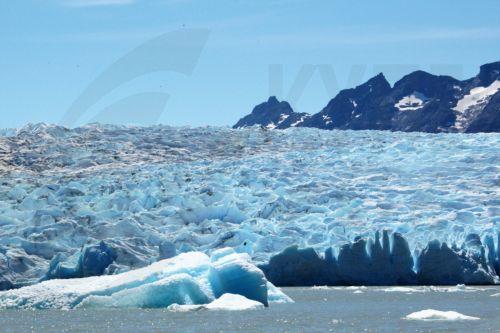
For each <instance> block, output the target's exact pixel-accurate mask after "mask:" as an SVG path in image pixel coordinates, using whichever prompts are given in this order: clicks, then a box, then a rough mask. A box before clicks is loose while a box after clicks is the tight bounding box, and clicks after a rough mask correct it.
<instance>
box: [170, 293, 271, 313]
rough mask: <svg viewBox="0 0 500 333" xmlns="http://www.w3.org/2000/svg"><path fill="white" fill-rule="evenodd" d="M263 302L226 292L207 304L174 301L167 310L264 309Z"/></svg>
mask: <svg viewBox="0 0 500 333" xmlns="http://www.w3.org/2000/svg"><path fill="white" fill-rule="evenodd" d="M263 308H264V305H263V304H262V303H259V302H256V301H253V300H250V299H248V298H246V297H245V296H241V295H235V294H224V295H222V296H221V297H219V298H217V299H216V300H215V301H212V302H210V303H208V304H206V305H179V304H177V303H174V304H172V305H169V306H168V307H167V310H169V311H173V312H189V311H199V310H212V311H243V310H258V309H263Z"/></svg>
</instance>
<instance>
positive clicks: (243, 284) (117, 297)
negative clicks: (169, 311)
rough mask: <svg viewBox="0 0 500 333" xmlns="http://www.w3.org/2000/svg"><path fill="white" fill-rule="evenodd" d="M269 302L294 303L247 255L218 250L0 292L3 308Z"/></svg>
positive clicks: (252, 305)
mask: <svg viewBox="0 0 500 333" xmlns="http://www.w3.org/2000/svg"><path fill="white" fill-rule="evenodd" d="M269 286H271V287H272V299H269V297H268V287H269ZM270 301H272V302H290V301H291V300H290V298H289V297H288V296H286V295H285V294H283V292H281V291H280V290H279V289H278V288H276V287H274V286H272V285H271V284H270V283H269V282H268V281H267V280H266V279H265V277H264V274H263V273H262V271H260V270H259V269H258V268H257V267H256V266H254V265H253V264H252V263H251V259H250V257H249V256H248V255H247V254H241V253H236V252H234V251H233V250H232V249H229V248H225V249H220V250H217V251H215V252H214V253H213V254H212V256H211V257H208V256H207V255H206V254H204V253H201V252H189V253H182V254H180V255H178V256H176V257H174V258H171V259H166V260H161V261H158V262H156V263H153V264H151V265H150V266H147V267H144V268H140V269H137V270H131V271H129V272H126V273H121V274H116V275H104V276H98V277H87V278H75V279H67V280H62V279H59V280H48V281H44V282H41V283H38V284H34V285H32V286H27V287H24V288H20V289H14V290H9V291H3V292H0V309H2V308H3V309H6V308H7V309H9V308H22V309H49V308H57V309H71V308H76V307H83V308H89V307H98V308H103V307H141V308H158V307H168V306H170V305H172V304H177V305H188V306H194V305H201V304H208V305H206V308H207V309H231V308H233V307H234V308H235V309H247V308H256V305H257V304H259V305H260V306H259V307H264V306H268V305H269V303H270Z"/></svg>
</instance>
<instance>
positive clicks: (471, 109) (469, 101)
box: [453, 80, 500, 130]
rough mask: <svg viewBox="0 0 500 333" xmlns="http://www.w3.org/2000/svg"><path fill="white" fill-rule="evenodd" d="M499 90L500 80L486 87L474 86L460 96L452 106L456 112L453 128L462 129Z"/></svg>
mask: <svg viewBox="0 0 500 333" xmlns="http://www.w3.org/2000/svg"><path fill="white" fill-rule="evenodd" d="M498 90H500V80H495V81H493V83H491V84H490V85H489V86H487V87H476V88H473V89H471V91H470V92H469V93H468V94H467V95H464V96H463V97H462V99H460V100H459V101H458V102H457V105H456V106H455V107H454V108H453V110H454V111H455V112H456V121H455V128H456V129H458V130H463V129H464V128H467V126H468V124H470V123H471V121H472V120H474V118H475V117H476V116H477V115H478V114H479V113H480V112H481V111H482V110H483V109H484V107H485V106H486V105H487V104H488V102H489V100H490V99H491V97H492V96H493V95H494V94H496V93H497V91H498Z"/></svg>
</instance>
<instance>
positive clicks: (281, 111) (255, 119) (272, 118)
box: [233, 96, 309, 129]
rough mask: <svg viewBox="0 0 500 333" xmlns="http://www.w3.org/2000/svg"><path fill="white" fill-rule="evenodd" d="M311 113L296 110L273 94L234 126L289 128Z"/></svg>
mask: <svg viewBox="0 0 500 333" xmlns="http://www.w3.org/2000/svg"><path fill="white" fill-rule="evenodd" d="M308 116H309V115H308V114H306V113H298V112H294V111H293V109H292V107H291V106H290V104H288V102H279V101H278V99H276V97H274V96H271V97H269V99H268V100H267V102H264V103H262V104H259V105H257V106H256V107H255V108H254V109H253V110H252V113H250V114H249V115H247V116H245V117H243V118H241V119H240V121H238V122H237V123H236V125H234V126H233V127H234V128H240V127H248V126H253V125H261V126H264V127H266V128H268V129H274V128H288V127H293V126H297V125H298V124H300V123H302V122H303V119H305V118H307V117H308Z"/></svg>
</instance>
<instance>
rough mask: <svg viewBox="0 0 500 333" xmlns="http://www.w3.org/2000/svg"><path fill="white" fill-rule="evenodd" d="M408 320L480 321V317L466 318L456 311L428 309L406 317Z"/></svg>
mask: <svg viewBox="0 0 500 333" xmlns="http://www.w3.org/2000/svg"><path fill="white" fill-rule="evenodd" d="M405 319H408V320H424V321H432V320H444V321H460V320H479V319H480V318H478V317H472V316H466V315H464V314H461V313H459V312H455V311H439V310H433V309H427V310H422V311H417V312H413V313H410V314H409V315H407V316H406V317H405Z"/></svg>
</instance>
